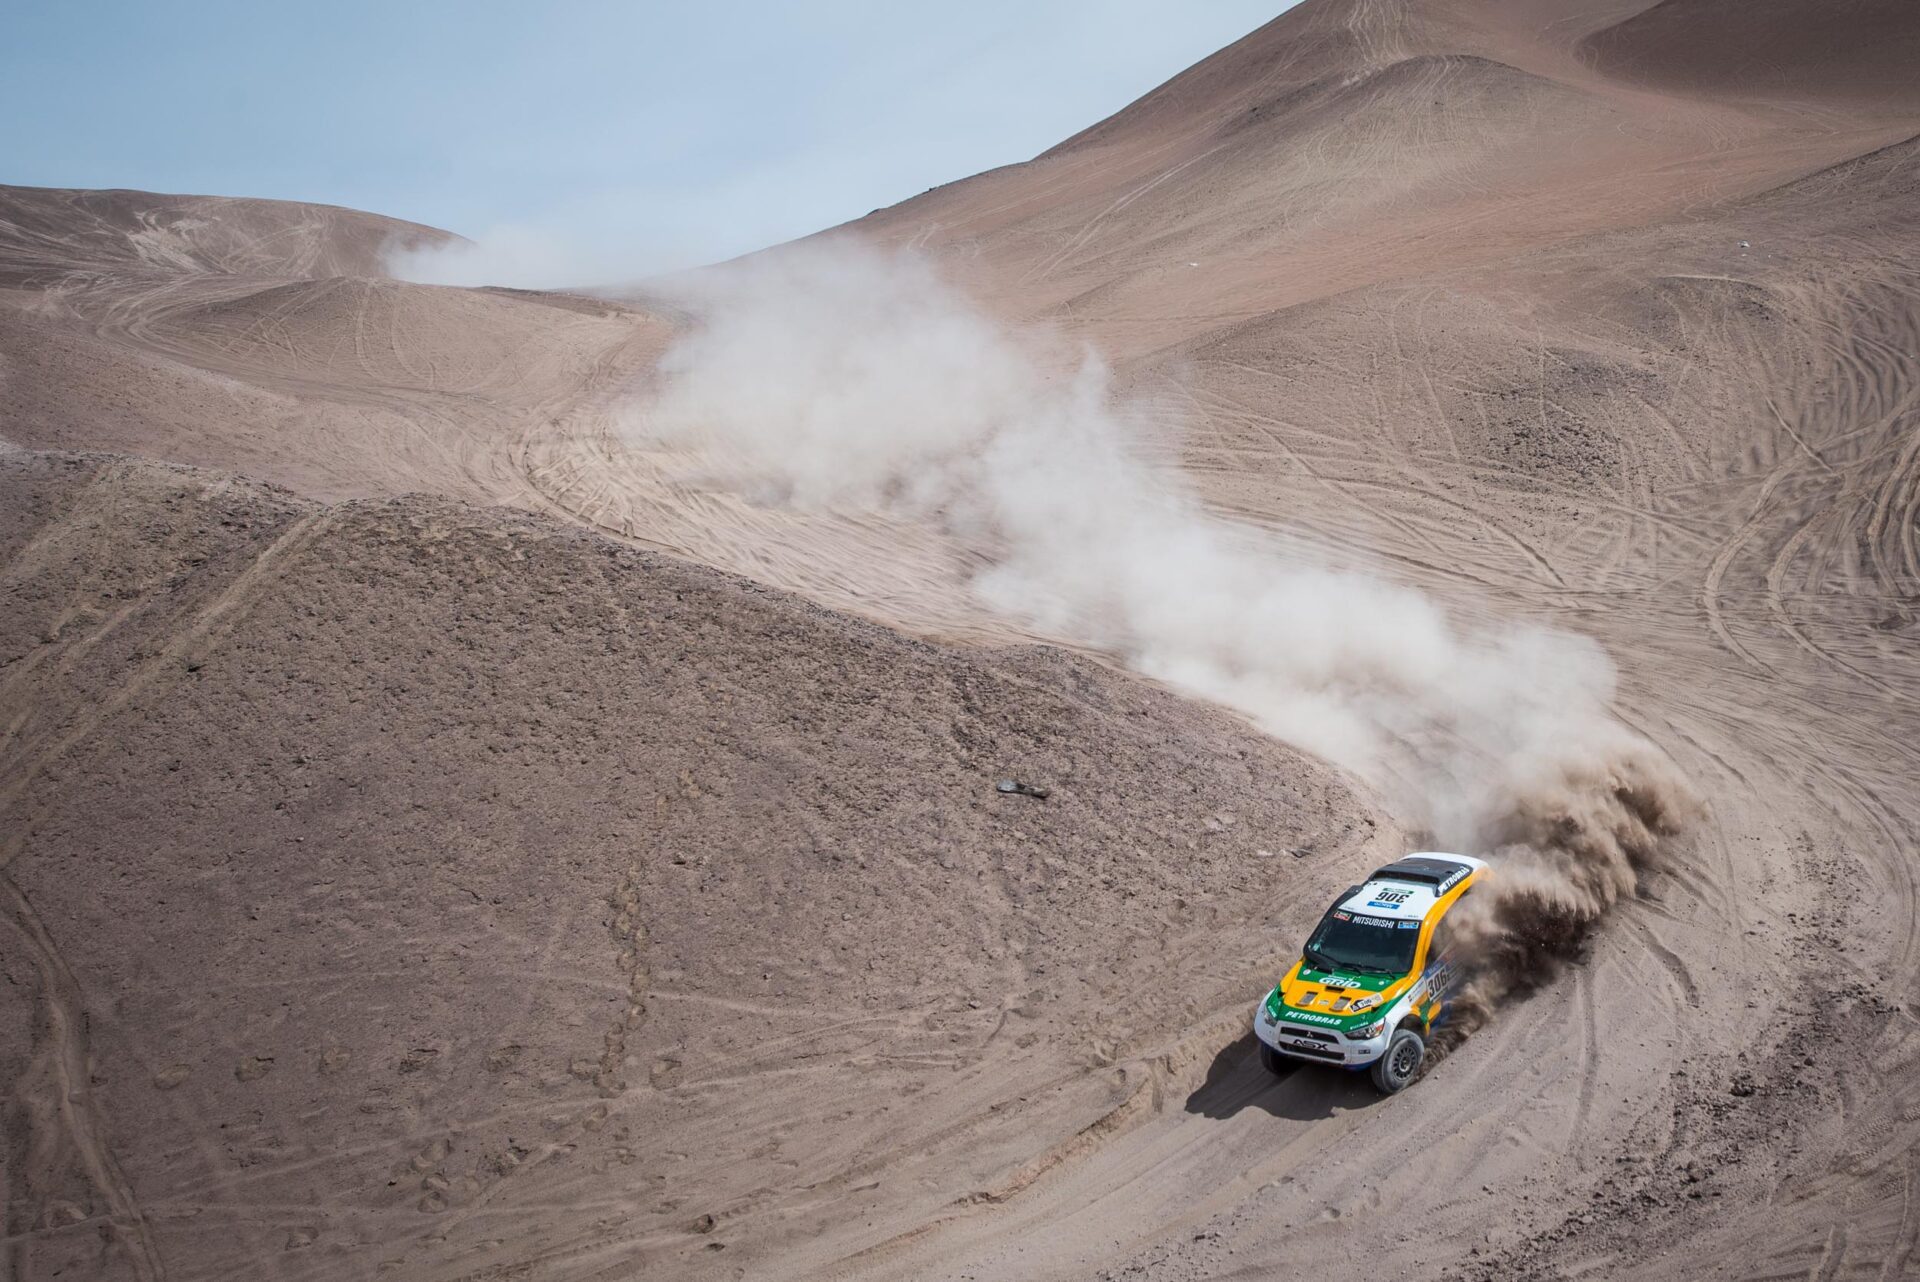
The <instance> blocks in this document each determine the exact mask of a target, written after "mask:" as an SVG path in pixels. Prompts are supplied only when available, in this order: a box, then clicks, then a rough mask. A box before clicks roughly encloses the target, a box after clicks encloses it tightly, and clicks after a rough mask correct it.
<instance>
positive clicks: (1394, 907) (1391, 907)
mask: <svg viewBox="0 0 1920 1282" xmlns="http://www.w3.org/2000/svg"><path fill="white" fill-rule="evenodd" d="M1367 907H1369V908H1384V909H1386V910H1387V911H1388V912H1399V911H1400V905H1399V904H1388V903H1382V902H1381V901H1380V900H1378V899H1369V900H1368V901H1367Z"/></svg>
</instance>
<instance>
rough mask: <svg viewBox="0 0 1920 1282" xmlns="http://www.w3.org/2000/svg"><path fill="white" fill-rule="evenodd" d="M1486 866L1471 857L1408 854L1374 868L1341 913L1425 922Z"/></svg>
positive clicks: (1483, 861) (1429, 853)
mask: <svg viewBox="0 0 1920 1282" xmlns="http://www.w3.org/2000/svg"><path fill="white" fill-rule="evenodd" d="M1484 867H1486V861H1485V860H1482V859H1475V858H1473V857H1472V856H1471V855H1451V854H1444V853H1440V852H1421V853H1419V854H1413V855H1407V856H1405V857H1404V858H1401V859H1396V860H1394V861H1393V862H1392V863H1390V864H1387V865H1385V866H1383V867H1381V868H1378V869H1375V870H1374V873H1373V875H1372V876H1370V877H1368V878H1367V880H1366V881H1365V882H1363V883H1362V884H1361V885H1360V886H1359V888H1358V889H1356V890H1355V891H1354V892H1353V893H1352V894H1350V895H1348V896H1347V897H1346V898H1345V899H1343V900H1342V901H1341V902H1340V904H1339V910H1340V911H1342V912H1349V913H1354V914H1357V915H1363V916H1367V917H1376V918H1381V919H1383V920H1387V921H1401V922H1407V923H1413V922H1419V921H1424V920H1426V918H1427V916H1428V914H1430V913H1431V912H1432V911H1433V910H1434V907H1435V906H1436V905H1437V904H1439V902H1440V900H1441V899H1442V898H1444V897H1445V896H1446V895H1448V894H1449V893H1451V892H1452V891H1453V889H1454V888H1455V887H1456V886H1458V885H1459V884H1460V883H1461V882H1462V881H1465V880H1466V879H1467V878H1468V877H1470V876H1472V875H1473V874H1474V873H1476V872H1478V871H1479V870H1480V869H1482V868H1484Z"/></svg>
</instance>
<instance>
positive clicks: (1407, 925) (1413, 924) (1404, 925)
mask: <svg viewBox="0 0 1920 1282" xmlns="http://www.w3.org/2000/svg"><path fill="white" fill-rule="evenodd" d="M1395 924H1396V925H1398V926H1399V927H1400V929H1402V930H1418V929H1420V923H1419V922H1417V921H1403V922H1397V923H1395Z"/></svg>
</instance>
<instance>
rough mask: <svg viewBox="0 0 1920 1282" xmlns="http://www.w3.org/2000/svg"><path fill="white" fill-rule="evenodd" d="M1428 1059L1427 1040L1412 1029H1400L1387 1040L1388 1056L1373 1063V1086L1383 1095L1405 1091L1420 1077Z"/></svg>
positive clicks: (1385, 1055)
mask: <svg viewBox="0 0 1920 1282" xmlns="http://www.w3.org/2000/svg"><path fill="white" fill-rule="evenodd" d="M1426 1058H1427V1043H1426V1040H1425V1039H1424V1038H1422V1037H1421V1036H1420V1034H1418V1033H1416V1032H1414V1031H1413V1030H1412V1029H1411V1028H1402V1029H1399V1030H1397V1031H1396V1032H1395V1033H1394V1035H1393V1036H1392V1037H1390V1038H1388V1039H1387V1050H1386V1054H1384V1055H1382V1056H1381V1057H1380V1058H1379V1059H1377V1060H1375V1061H1374V1062H1373V1084H1374V1085H1375V1086H1376V1087H1378V1088H1379V1091H1380V1093H1381V1094H1382V1095H1392V1094H1393V1093H1394V1092H1396V1091H1403V1090H1405V1089H1406V1088H1407V1086H1408V1085H1409V1084H1410V1083H1411V1082H1412V1081H1413V1079H1414V1078H1416V1077H1418V1076H1419V1075H1420V1065H1421V1063H1422V1062H1424V1061H1425V1060H1426Z"/></svg>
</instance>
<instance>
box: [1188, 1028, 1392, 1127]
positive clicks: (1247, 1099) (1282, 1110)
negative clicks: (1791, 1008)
mask: <svg viewBox="0 0 1920 1282" xmlns="http://www.w3.org/2000/svg"><path fill="white" fill-rule="evenodd" d="M1380 1099H1381V1096H1380V1093H1379V1092H1378V1091H1376V1090H1374V1089H1373V1084H1372V1083H1370V1082H1369V1081H1367V1076H1366V1074H1365V1073H1351V1072H1348V1071H1346V1070H1345V1069H1340V1068H1321V1067H1319V1066H1318V1065H1315V1064H1300V1065H1298V1066H1297V1067H1294V1068H1292V1069H1290V1070H1289V1071H1288V1072H1286V1073H1284V1074H1281V1075H1278V1076H1276V1075H1275V1074H1273V1073H1271V1072H1269V1071H1268V1070H1267V1068H1266V1067H1265V1065H1263V1064H1261V1062H1260V1056H1259V1054H1258V1050H1257V1046H1256V1043H1255V1042H1254V1040H1253V1034H1252V1033H1246V1034H1244V1035H1243V1036H1242V1037H1241V1038H1240V1039H1239V1040H1238V1041H1234V1042H1230V1043H1228V1044H1227V1046H1225V1047H1224V1048H1223V1049H1222V1050H1221V1051H1220V1053H1219V1054H1218V1055H1215V1056H1214V1057H1213V1063H1212V1064H1211V1065H1209V1066H1208V1067H1207V1080H1206V1081H1204V1082H1202V1083H1201V1084H1200V1086H1199V1088H1198V1089H1197V1090H1195V1091H1194V1092H1193V1094H1191V1095H1189V1096H1187V1112H1189V1113H1198V1114H1200V1115H1201V1116H1203V1117H1213V1118H1228V1117H1232V1116H1233V1115H1234V1114H1236V1113H1238V1112H1239V1111H1240V1110H1241V1109H1243V1108H1258V1109H1264V1110H1265V1111H1267V1112H1268V1113H1271V1114H1273V1115H1274V1116H1275V1117H1287V1118H1292V1119H1294V1120H1296V1121H1301V1122H1317V1121H1320V1120H1321V1119H1323V1118H1328V1117H1332V1116H1333V1115H1334V1114H1335V1113H1341V1112H1348V1111H1350V1110H1353V1109H1356V1108H1367V1107H1369V1106H1370V1105H1373V1104H1377V1103H1379V1102H1380Z"/></svg>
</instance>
